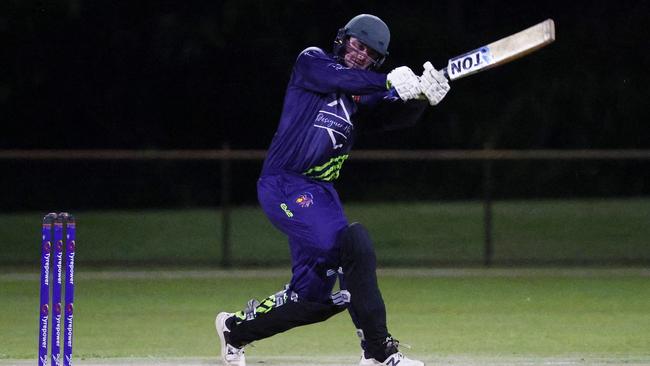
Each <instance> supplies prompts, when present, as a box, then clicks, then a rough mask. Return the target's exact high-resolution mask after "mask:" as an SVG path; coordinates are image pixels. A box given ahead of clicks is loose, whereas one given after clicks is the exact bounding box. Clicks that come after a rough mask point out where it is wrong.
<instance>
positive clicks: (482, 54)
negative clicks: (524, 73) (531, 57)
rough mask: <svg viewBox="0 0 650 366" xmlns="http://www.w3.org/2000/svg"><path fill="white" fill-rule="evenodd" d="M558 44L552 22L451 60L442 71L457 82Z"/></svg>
mask: <svg viewBox="0 0 650 366" xmlns="http://www.w3.org/2000/svg"><path fill="white" fill-rule="evenodd" d="M553 41H555V22H553V19H546V20H545V21H543V22H541V23H539V24H536V25H534V26H532V27H530V28H527V29H524V30H522V31H520V32H517V33H515V34H512V35H510V36H507V37H505V38H501V39H500V40H498V41H495V42H492V43H490V44H488V45H485V46H482V47H479V48H477V49H475V50H472V51H469V52H467V53H464V54H462V55H460V56H456V57H454V58H451V59H449V62H448V63H447V67H446V68H444V69H443V70H442V71H443V72H444V73H445V75H446V76H447V77H448V78H449V80H456V79H460V78H464V77H466V76H469V75H472V74H475V73H477V72H480V71H484V70H487V69H490V68H493V67H495V66H499V65H502V64H505V63H508V62H510V61H513V60H516V59H518V58H520V57H522V56H525V55H527V54H529V53H531V52H533V51H536V50H538V49H540V48H542V47H544V46H546V45H548V44H550V43H552V42H553Z"/></svg>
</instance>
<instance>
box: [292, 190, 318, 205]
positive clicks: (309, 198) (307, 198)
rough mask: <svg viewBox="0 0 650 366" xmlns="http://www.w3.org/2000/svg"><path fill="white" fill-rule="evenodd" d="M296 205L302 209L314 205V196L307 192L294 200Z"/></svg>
mask: <svg viewBox="0 0 650 366" xmlns="http://www.w3.org/2000/svg"><path fill="white" fill-rule="evenodd" d="M296 203H297V204H298V206H300V207H302V208H307V207H309V206H311V205H312V204H313V203H314V196H313V195H312V194H311V193H309V192H305V193H302V194H301V195H300V196H298V198H296Z"/></svg>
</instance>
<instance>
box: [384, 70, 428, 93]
mask: <svg viewBox="0 0 650 366" xmlns="http://www.w3.org/2000/svg"><path fill="white" fill-rule="evenodd" d="M386 80H387V85H386V86H387V87H388V89H390V88H395V90H396V91H397V95H399V97H400V99H402V100H403V101H407V100H411V99H415V98H417V97H418V95H420V94H421V93H422V90H421V89H420V78H418V77H417V75H415V74H414V73H413V71H412V70H411V69H410V68H409V67H408V66H400V67H398V68H395V69H393V70H392V71H391V72H389V73H388V76H387V78H386Z"/></svg>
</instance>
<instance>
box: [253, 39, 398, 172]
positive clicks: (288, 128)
mask: <svg viewBox="0 0 650 366" xmlns="http://www.w3.org/2000/svg"><path fill="white" fill-rule="evenodd" d="M382 92H383V93H385V92H386V75H385V74H379V73H376V72H372V71H366V70H357V69H351V68H348V67H346V66H343V65H341V64H340V63H339V62H337V61H336V60H335V59H334V58H333V57H332V56H330V55H328V54H326V53H325V52H324V51H323V50H321V49H320V48H316V47H310V48H307V49H306V50H304V51H302V52H301V53H300V55H299V56H298V59H297V60H296V63H295V65H294V67H293V72H292V74H291V78H290V80H289V85H288V87H287V91H286V95H285V99H284V105H283V109H282V116H281V117H280V123H279V125H278V129H277V132H276V133H275V136H274V137H273V141H272V142H271V146H270V148H269V151H268V154H267V157H266V160H265V161H264V167H263V169H262V175H271V174H281V173H287V172H291V173H298V174H302V175H305V176H308V177H310V178H312V179H316V180H320V181H332V180H334V179H336V178H338V176H339V171H340V169H341V166H342V165H343V162H344V161H345V159H347V157H348V152H349V151H350V148H351V147H352V143H353V131H354V127H355V126H354V122H353V121H352V116H353V115H354V113H355V112H356V111H357V106H356V104H355V102H354V100H353V97H352V96H353V95H354V96H362V95H364V96H365V95H371V94H373V95H377V93H382Z"/></svg>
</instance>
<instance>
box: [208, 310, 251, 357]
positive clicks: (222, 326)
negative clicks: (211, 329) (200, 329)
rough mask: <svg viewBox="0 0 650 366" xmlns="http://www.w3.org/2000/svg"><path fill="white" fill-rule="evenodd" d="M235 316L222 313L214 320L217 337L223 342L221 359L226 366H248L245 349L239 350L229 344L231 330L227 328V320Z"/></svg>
mask: <svg viewBox="0 0 650 366" xmlns="http://www.w3.org/2000/svg"><path fill="white" fill-rule="evenodd" d="M233 315H234V314H231V313H226V312H222V313H219V314H217V318H216V319H215V320H214V325H215V326H216V328H217V335H218V336H219V340H220V341H221V359H222V360H223V363H224V365H226V366H246V356H244V348H243V347H242V348H237V347H235V346H233V345H231V344H229V343H228V340H227V339H226V338H227V337H228V333H230V329H228V326H226V320H228V319H229V318H230V317H232V316H233Z"/></svg>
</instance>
